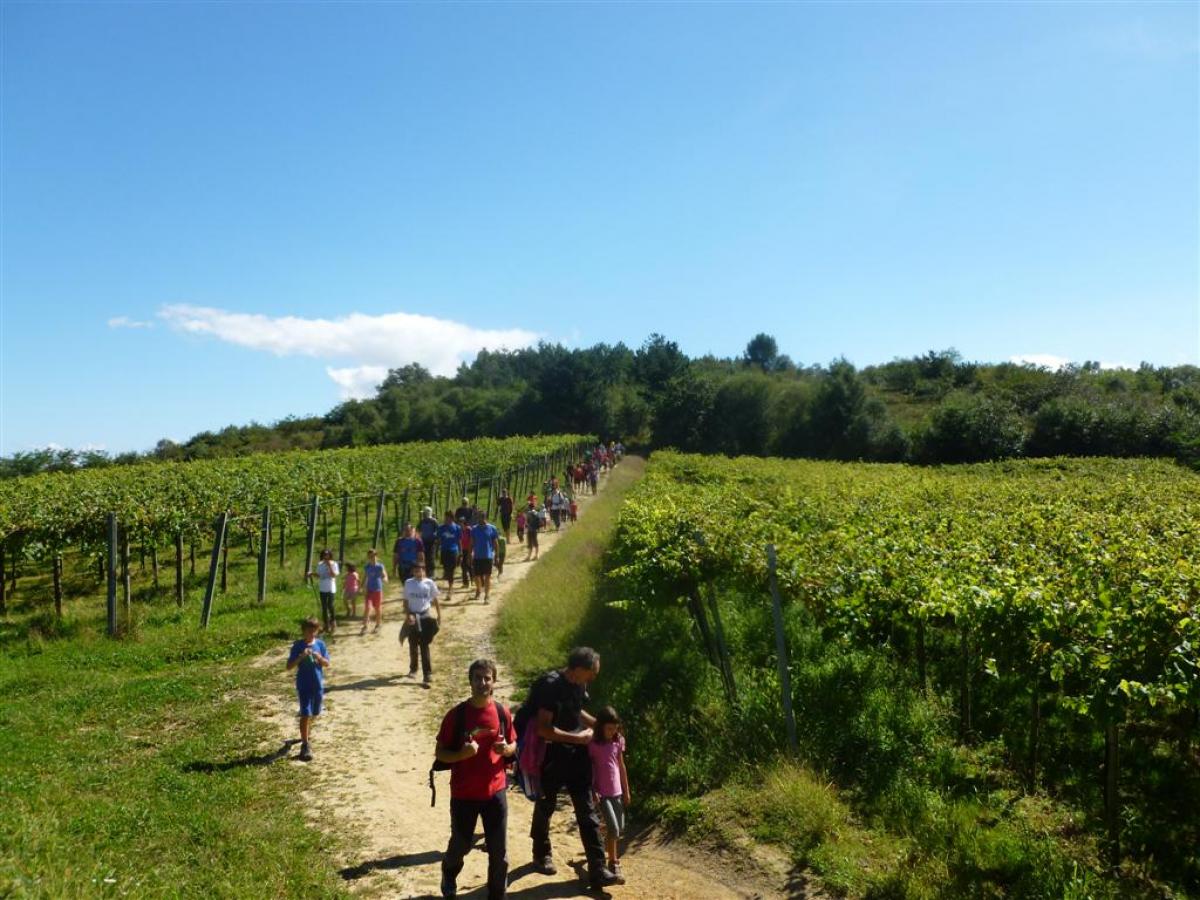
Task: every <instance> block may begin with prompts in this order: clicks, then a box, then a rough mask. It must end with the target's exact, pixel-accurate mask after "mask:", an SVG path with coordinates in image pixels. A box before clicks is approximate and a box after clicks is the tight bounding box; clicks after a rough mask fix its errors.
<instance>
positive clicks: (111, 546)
mask: <svg viewBox="0 0 1200 900" xmlns="http://www.w3.org/2000/svg"><path fill="white" fill-rule="evenodd" d="M105 524H106V526H107V527H106V529H105V530H106V531H107V532H108V565H107V568H108V592H107V606H108V636H109V637H116V636H117V515H116V513H109V514H108V521H107V522H106V523H105Z"/></svg>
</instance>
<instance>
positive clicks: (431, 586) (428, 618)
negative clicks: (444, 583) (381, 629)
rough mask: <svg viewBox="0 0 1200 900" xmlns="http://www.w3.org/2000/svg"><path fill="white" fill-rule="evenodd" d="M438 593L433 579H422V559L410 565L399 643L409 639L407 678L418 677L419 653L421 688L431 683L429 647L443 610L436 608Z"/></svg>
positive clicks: (405, 585)
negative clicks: (419, 660)
mask: <svg viewBox="0 0 1200 900" xmlns="http://www.w3.org/2000/svg"><path fill="white" fill-rule="evenodd" d="M440 595H441V592H440V591H439V590H438V586H437V584H435V583H434V581H433V579H431V578H426V577H425V560H424V559H419V560H417V562H416V564H415V565H414V566H413V573H412V578H410V579H408V581H406V582H404V608H405V610H406V612H405V617H404V627H402V628H401V629H400V643H402V644H403V643H404V641H405V639H406V638H407V640H408V677H409V678H411V677H413V676H414V675H416V674H417V652H418V650H419V651H420V654H421V671H422V673H423V674H424V676H425V677H424V685H425V687H429V686H430V685H431V684H432V683H433V666H432V665H431V664H430V662H429V644H430V643H431V642H432V641H433V639H434V637H435V636H436V635H437V633H438V631H439V630H440V629H441V627H442V608H441V606H439V605H438V597H439V596H440Z"/></svg>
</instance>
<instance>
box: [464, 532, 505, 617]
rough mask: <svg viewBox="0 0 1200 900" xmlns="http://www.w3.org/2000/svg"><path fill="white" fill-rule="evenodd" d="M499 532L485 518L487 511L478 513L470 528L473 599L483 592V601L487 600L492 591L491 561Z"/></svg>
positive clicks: (494, 556)
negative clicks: (473, 578) (474, 523)
mask: <svg viewBox="0 0 1200 900" xmlns="http://www.w3.org/2000/svg"><path fill="white" fill-rule="evenodd" d="M499 537H500V532H498V531H497V530H496V526H495V525H493V524H491V523H490V522H489V521H488V520H487V513H486V512H481V513H480V514H479V524H478V525H476V526H474V527H473V528H472V529H471V570H472V572H474V574H475V599H476V600H478V599H479V592H480V591H482V592H483V602H484V603H487V602H488V594H490V593H491V591H492V561H493V560H494V559H495V558H496V543H497V539H498V538H499Z"/></svg>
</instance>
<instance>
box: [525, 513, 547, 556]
mask: <svg viewBox="0 0 1200 900" xmlns="http://www.w3.org/2000/svg"><path fill="white" fill-rule="evenodd" d="M545 523H546V520H545V519H543V518H542V515H541V513H539V512H538V511H537V510H536V509H534V507H533V501H532V500H530V501H529V509H527V510H526V511H525V537H526V538H528V540H529V549H528V550H527V551H526V552H525V561H526V562H529V560H530V559H531V558H532V559H537V558H538V553H539V552H540V551H539V550H538V532H539V531H541V530H542V526H543V525H544V524H545Z"/></svg>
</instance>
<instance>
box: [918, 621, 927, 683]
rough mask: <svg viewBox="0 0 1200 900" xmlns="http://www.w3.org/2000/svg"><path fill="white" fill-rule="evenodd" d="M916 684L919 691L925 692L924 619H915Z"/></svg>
mask: <svg viewBox="0 0 1200 900" xmlns="http://www.w3.org/2000/svg"><path fill="white" fill-rule="evenodd" d="M917 685H918V686H919V687H920V689H921V693H925V691H926V689H927V688H928V686H929V679H928V675H927V672H926V657H925V620H924V619H917Z"/></svg>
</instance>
